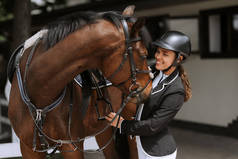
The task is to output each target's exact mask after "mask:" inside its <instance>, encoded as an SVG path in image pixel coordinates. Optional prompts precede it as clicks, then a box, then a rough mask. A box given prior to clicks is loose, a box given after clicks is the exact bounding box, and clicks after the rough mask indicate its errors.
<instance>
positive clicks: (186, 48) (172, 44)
mask: <svg viewBox="0 0 238 159" xmlns="http://www.w3.org/2000/svg"><path fill="white" fill-rule="evenodd" d="M152 45H153V46H155V47H160V48H164V49H168V50H172V51H174V52H175V53H176V54H177V56H178V54H180V55H182V56H184V60H185V59H186V58H187V57H188V56H190V52H191V42H190V38H189V37H188V36H187V35H185V34H183V33H181V32H178V31H168V32H166V33H165V34H164V35H163V36H162V37H161V38H160V39H158V40H156V41H154V42H152Z"/></svg>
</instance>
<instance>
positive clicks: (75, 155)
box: [61, 142, 84, 159]
mask: <svg viewBox="0 0 238 159" xmlns="http://www.w3.org/2000/svg"><path fill="white" fill-rule="evenodd" d="M77 146H79V147H78V148H79V149H80V150H83V142H81V143H80V145H79V144H77ZM74 148H75V147H74V146H73V145H64V146H62V147H61V151H62V153H61V154H62V155H63V156H64V159H84V154H83V152H80V151H79V150H75V151H74V152H69V151H73V150H74Z"/></svg>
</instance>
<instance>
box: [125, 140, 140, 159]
mask: <svg viewBox="0 0 238 159" xmlns="http://www.w3.org/2000/svg"><path fill="white" fill-rule="evenodd" d="M127 140H128V145H129V149H130V159H138V152H137V146H136V139H135V137H134V138H131V137H130V136H128V139H127Z"/></svg>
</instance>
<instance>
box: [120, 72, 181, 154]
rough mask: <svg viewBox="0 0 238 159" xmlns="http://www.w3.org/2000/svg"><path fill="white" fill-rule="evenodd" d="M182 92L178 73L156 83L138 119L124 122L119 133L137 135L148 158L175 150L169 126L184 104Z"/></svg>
mask: <svg viewBox="0 0 238 159" xmlns="http://www.w3.org/2000/svg"><path fill="white" fill-rule="evenodd" d="M184 97H185V91H184V87H183V84H182V80H181V78H180V76H179V72H178V70H175V71H174V72H173V73H172V74H170V75H169V76H168V77H167V78H166V79H165V80H163V81H162V82H161V83H159V84H158V85H157V86H156V87H155V88H154V89H153V90H152V92H151V95H150V97H149V99H148V100H147V101H146V102H145V103H144V107H143V110H142V115H141V119H140V120H124V121H123V122H122V124H121V133H122V134H127V135H136V136H140V140H141V145H142V148H143V149H144V151H145V152H146V153H148V154H149V155H151V156H165V155H169V154H171V153H173V152H174V151H175V150H176V143H175V141H174V138H173V136H172V135H171V134H170V133H169V131H168V123H169V122H170V121H171V120H172V119H173V118H174V116H175V115H176V114H177V112H178V111H179V109H180V108H181V106H182V105H183V102H184Z"/></svg>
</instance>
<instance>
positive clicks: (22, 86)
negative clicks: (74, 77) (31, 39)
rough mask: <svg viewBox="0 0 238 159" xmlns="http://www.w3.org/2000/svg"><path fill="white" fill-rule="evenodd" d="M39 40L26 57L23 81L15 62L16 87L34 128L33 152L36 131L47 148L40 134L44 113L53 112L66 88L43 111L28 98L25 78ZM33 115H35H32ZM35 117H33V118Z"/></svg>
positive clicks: (43, 136)
mask: <svg viewBox="0 0 238 159" xmlns="http://www.w3.org/2000/svg"><path fill="white" fill-rule="evenodd" d="M40 40H41V39H40V38H39V39H37V40H36V42H35V44H34V46H33V48H32V50H31V52H30V55H29V56H28V59H27V63H26V67H25V73H24V81H22V77H21V70H20V66H19V63H20V59H19V60H18V61H17V64H16V75H17V81H18V87H19V90H20V94H21V98H22V100H23V102H24V103H25V104H26V105H27V107H28V109H29V112H30V114H31V116H32V119H33V121H34V123H35V126H34V137H33V150H36V134H37V130H38V131H39V133H38V135H39V137H40V140H41V142H42V144H43V145H44V146H46V147H47V148H48V147H49V144H48V143H47V141H46V139H45V135H44V134H43V133H42V129H43V123H44V118H45V116H46V113H47V112H49V111H51V110H53V109H54V108H56V107H57V106H58V105H59V104H60V103H61V102H62V100H63V98H64V96H65V94H66V87H65V89H64V91H63V93H62V94H61V95H60V97H59V98H58V99H57V100H56V101H54V102H53V103H52V104H50V105H48V106H45V107H44V108H43V109H38V108H37V106H35V105H34V104H33V103H32V102H31V100H30V98H29V96H28V95H27V91H26V76H27V71H28V68H29V65H30V62H31V60H32V57H33V54H34V52H35V49H36V46H37V44H38V43H39V41H40ZM34 114H35V115H34ZM34 116H35V117H34Z"/></svg>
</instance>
